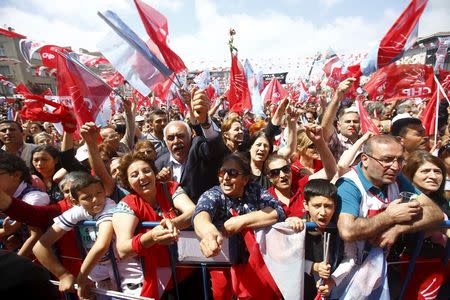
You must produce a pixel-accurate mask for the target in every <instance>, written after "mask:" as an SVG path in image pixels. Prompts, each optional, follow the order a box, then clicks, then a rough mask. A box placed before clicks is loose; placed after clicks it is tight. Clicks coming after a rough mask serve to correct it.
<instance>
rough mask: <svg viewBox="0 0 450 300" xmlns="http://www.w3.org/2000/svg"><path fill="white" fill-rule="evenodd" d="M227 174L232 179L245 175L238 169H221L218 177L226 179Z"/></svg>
mask: <svg viewBox="0 0 450 300" xmlns="http://www.w3.org/2000/svg"><path fill="white" fill-rule="evenodd" d="M225 173H226V174H228V176H229V177H230V178H236V177H238V176H239V175H244V173H243V172H240V171H239V170H236V169H220V170H219V173H218V175H219V177H224V176H225Z"/></svg>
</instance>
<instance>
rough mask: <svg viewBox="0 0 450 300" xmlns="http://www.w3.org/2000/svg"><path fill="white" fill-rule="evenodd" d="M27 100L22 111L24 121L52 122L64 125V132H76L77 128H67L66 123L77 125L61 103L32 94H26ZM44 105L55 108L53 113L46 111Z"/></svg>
mask: <svg viewBox="0 0 450 300" xmlns="http://www.w3.org/2000/svg"><path fill="white" fill-rule="evenodd" d="M23 96H24V97H25V98H26V99H25V101H24V106H23V107H22V110H21V111H20V116H21V118H22V119H24V120H31V121H39V122H52V123H59V122H61V123H62V124H63V127H64V130H65V131H67V132H74V131H75V128H71V127H66V126H65V124H66V123H75V120H74V118H73V116H72V115H71V114H70V111H69V109H68V108H67V107H65V106H64V105H62V104H60V103H56V102H53V101H51V100H48V99H45V98H44V97H43V96H39V95H34V94H31V93H28V94H27V93H24V94H23ZM44 105H49V106H51V107H53V108H54V110H53V111H52V112H50V111H46V110H45V109H44Z"/></svg>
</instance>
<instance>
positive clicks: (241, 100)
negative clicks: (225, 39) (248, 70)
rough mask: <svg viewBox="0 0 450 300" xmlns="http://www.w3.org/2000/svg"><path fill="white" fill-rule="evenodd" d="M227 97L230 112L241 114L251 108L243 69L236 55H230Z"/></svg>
mask: <svg viewBox="0 0 450 300" xmlns="http://www.w3.org/2000/svg"><path fill="white" fill-rule="evenodd" d="M227 97H228V103H229V106H230V110H232V111H236V112H243V111H244V110H251V108H252V103H251V100H250V91H249V90H248V84H247V79H246V78H245V73H244V68H243V67H242V64H241V63H240V62H239V60H238V58H237V54H231V70H230V88H229V91H228V95H227Z"/></svg>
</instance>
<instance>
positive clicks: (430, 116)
mask: <svg viewBox="0 0 450 300" xmlns="http://www.w3.org/2000/svg"><path fill="white" fill-rule="evenodd" d="M440 94H441V92H440V90H439V89H436V90H435V91H434V93H433V97H432V98H431V99H430V101H428V103H427V106H425V109H424V110H423V112H422V115H421V116H420V120H421V121H422V124H423V126H424V127H425V132H426V133H427V135H434V134H436V133H437V126H436V125H437V121H438V120H437V116H438V112H439V103H440V97H441V96H440Z"/></svg>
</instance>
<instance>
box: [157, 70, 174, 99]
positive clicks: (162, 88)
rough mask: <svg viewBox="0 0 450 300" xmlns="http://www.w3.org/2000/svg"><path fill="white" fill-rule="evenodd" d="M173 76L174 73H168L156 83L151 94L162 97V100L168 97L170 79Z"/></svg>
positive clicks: (170, 84)
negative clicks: (168, 74) (167, 75)
mask: <svg viewBox="0 0 450 300" xmlns="http://www.w3.org/2000/svg"><path fill="white" fill-rule="evenodd" d="M174 77H175V75H170V76H169V77H167V78H166V79H165V80H164V81H163V82H160V83H158V84H157V85H156V86H155V88H154V89H153V94H155V96H156V97H158V98H160V99H162V100H163V101H167V99H168V98H169V97H170V88H171V86H172V83H173V82H172V80H173V78H174Z"/></svg>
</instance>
